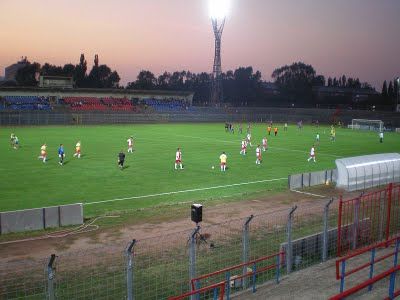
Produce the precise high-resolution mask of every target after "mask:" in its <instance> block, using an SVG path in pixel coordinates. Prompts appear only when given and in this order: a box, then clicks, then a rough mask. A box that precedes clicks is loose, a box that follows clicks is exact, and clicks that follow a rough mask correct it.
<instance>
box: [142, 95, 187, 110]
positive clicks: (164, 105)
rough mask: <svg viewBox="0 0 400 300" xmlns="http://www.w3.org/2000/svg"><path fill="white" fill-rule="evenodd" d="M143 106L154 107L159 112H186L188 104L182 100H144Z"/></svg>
mask: <svg viewBox="0 0 400 300" xmlns="http://www.w3.org/2000/svg"><path fill="white" fill-rule="evenodd" d="M143 104H145V105H147V106H150V107H153V108H154V110H155V111H157V112H165V111H181V110H185V109H186V107H187V105H186V102H185V101H183V100H180V99H163V100H159V99H151V98H150V99H144V100H143Z"/></svg>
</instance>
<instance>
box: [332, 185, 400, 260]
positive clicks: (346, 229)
mask: <svg viewBox="0 0 400 300" xmlns="http://www.w3.org/2000/svg"><path fill="white" fill-rule="evenodd" d="M338 213H339V218H338V233H339V237H338V239H337V242H338V246H337V250H338V252H337V256H341V255H343V254H346V253H347V252H349V251H350V250H354V249H357V248H359V247H361V246H365V245H371V244H374V243H378V242H380V241H382V240H389V239H390V238H391V237H393V236H395V235H397V234H398V233H399V231H400V218H399V217H400V185H399V184H396V185H394V184H392V183H391V184H389V185H388V186H387V187H386V188H384V189H380V190H377V191H373V192H370V193H366V194H364V193H362V194H361V195H360V196H359V197H356V198H353V199H347V200H343V199H342V198H340V199H339V212H338Z"/></svg>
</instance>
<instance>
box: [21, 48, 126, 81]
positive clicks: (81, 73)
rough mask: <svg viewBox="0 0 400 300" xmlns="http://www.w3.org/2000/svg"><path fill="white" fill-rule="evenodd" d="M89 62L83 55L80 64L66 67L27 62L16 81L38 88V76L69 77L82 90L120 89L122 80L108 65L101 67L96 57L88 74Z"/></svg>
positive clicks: (96, 56)
mask: <svg viewBox="0 0 400 300" xmlns="http://www.w3.org/2000/svg"><path fill="white" fill-rule="evenodd" d="M87 71H88V70H87V61H86V59H85V55H84V54H81V57H80V59H79V64H77V65H74V64H66V65H64V66H56V65H51V64H49V63H45V64H44V65H43V66H41V65H40V64H39V63H37V62H34V63H30V62H27V63H26V65H25V66H24V67H23V68H21V69H19V70H18V72H17V75H16V78H15V79H16V81H17V83H18V85H21V86H37V84H38V80H39V78H37V76H36V75H37V74H40V75H46V76H68V77H73V79H74V81H75V85H76V87H80V88H118V87H119V82H120V80H121V78H120V77H119V75H118V73H117V71H113V70H111V69H110V67H108V66H107V65H105V64H103V65H99V57H98V55H95V57H94V64H93V67H92V69H91V70H90V72H89V73H88V72H87Z"/></svg>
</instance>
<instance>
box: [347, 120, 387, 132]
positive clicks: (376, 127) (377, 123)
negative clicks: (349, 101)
mask: <svg viewBox="0 0 400 300" xmlns="http://www.w3.org/2000/svg"><path fill="white" fill-rule="evenodd" d="M348 127H349V128H351V129H361V130H373V131H383V122H382V121H381V120H367V119H353V120H351V125H349V126H348Z"/></svg>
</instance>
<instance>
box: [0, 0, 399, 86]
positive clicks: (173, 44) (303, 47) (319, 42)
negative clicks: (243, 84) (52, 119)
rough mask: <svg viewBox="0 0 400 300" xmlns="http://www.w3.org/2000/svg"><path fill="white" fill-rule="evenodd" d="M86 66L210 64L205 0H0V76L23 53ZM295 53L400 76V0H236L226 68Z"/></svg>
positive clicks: (338, 70)
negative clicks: (81, 58) (95, 60)
mask: <svg viewBox="0 0 400 300" xmlns="http://www.w3.org/2000/svg"><path fill="white" fill-rule="evenodd" d="M81 53H84V54H85V56H86V58H87V60H88V63H89V68H91V65H92V63H93V58H94V55H95V54H98V55H99V58H100V63H104V64H107V65H109V66H110V67H111V68H112V69H116V70H117V71H118V72H119V74H120V76H121V78H122V83H123V84H126V83H127V82H128V81H132V80H135V78H136V76H137V74H138V72H139V71H140V70H142V69H148V70H150V71H152V72H153V73H155V74H156V75H159V74H160V73H161V72H163V71H175V70H190V71H193V72H201V71H205V72H211V70H212V63H213V55H214V37H213V33H212V29H211V22H210V19H209V15H208V1H207V0H115V1H109V0H107V1H106V0H35V1H33V0H0V76H2V75H4V68H5V67H6V66H8V65H10V64H12V63H14V62H16V61H17V60H18V59H19V58H20V57H21V56H27V57H28V59H29V60H30V61H37V62H39V63H41V64H43V63H45V62H49V63H51V64H57V65H64V64H65V63H74V64H77V63H78V61H79V56H80V54H81ZM295 61H304V62H305V63H308V64H311V65H313V66H314V68H315V69H316V71H317V73H319V74H322V75H324V76H325V77H326V78H327V77H328V76H332V77H333V76H341V75H342V74H345V75H347V76H352V77H359V78H360V80H361V81H368V82H370V83H371V84H372V85H374V86H375V87H376V88H377V89H378V90H380V89H381V86H382V82H383V80H385V79H386V80H392V79H393V78H394V77H396V76H400V0H330V1H328V0H301V1H296V0H232V1H231V10H230V13H229V16H228V18H227V21H226V25H225V30H224V33H223V36H222V69H223V71H227V70H229V69H235V68H237V67H239V66H253V68H254V69H257V70H260V71H261V73H262V75H263V79H265V80H270V75H271V73H272V71H273V70H274V69H275V68H276V67H279V66H282V65H285V64H290V63H292V62H295Z"/></svg>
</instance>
